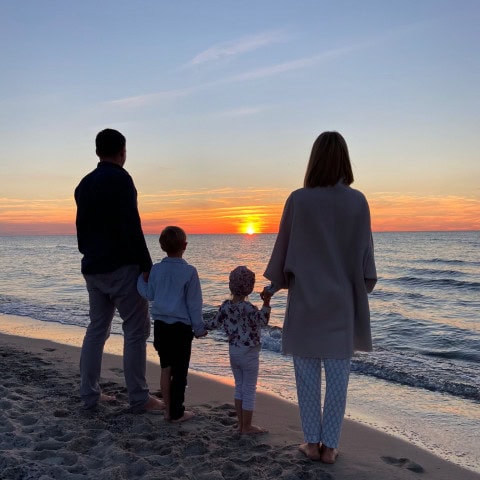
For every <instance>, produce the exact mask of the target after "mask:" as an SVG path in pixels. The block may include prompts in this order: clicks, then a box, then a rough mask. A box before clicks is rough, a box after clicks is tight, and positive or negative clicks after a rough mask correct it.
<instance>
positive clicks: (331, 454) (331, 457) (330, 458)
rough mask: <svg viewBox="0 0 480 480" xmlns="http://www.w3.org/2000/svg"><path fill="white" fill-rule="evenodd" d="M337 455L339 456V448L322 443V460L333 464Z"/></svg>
mask: <svg viewBox="0 0 480 480" xmlns="http://www.w3.org/2000/svg"><path fill="white" fill-rule="evenodd" d="M337 457H338V449H337V448H331V447H326V446H325V445H322V448H321V450H320V460H321V461H322V462H323V463H328V464H330V465H333V464H334V463H335V460H336V459H337Z"/></svg>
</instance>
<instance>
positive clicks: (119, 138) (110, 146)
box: [95, 128, 126, 158]
mask: <svg viewBox="0 0 480 480" xmlns="http://www.w3.org/2000/svg"><path fill="white" fill-rule="evenodd" d="M125 144H126V139H125V137H124V136H123V135H122V134H121V133H120V132H118V131H117V130H113V129H111V128H106V129H105V130H102V131H101V132H99V133H98V134H97V137H96V138H95V147H96V152H97V155H98V156H99V157H100V158H109V157H114V156H115V155H118V154H119V153H120V152H122V150H123V149H124V148H125Z"/></svg>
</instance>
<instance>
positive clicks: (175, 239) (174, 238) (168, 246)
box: [158, 226, 187, 254]
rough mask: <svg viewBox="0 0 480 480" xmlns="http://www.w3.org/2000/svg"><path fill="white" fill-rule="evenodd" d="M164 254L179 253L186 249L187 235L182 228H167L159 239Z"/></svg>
mask: <svg viewBox="0 0 480 480" xmlns="http://www.w3.org/2000/svg"><path fill="white" fill-rule="evenodd" d="M158 240H159V242H160V247H161V248H162V250H163V251H164V252H167V253H170V254H171V253H177V252H180V251H182V250H183V249H184V248H185V243H186V241H187V235H186V234H185V232H184V231H183V230H182V229H181V228H180V227H174V226H168V227H165V228H164V229H163V231H162V233H161V234H160V238H159V239H158Z"/></svg>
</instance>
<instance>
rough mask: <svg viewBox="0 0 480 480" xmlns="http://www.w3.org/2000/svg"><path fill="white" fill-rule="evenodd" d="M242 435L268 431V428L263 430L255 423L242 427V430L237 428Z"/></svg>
mask: <svg viewBox="0 0 480 480" xmlns="http://www.w3.org/2000/svg"><path fill="white" fill-rule="evenodd" d="M239 432H240V433H241V434H242V435H256V434H259V433H268V430H265V429H264V428H262V427H258V426H257V425H250V426H249V427H243V428H242V430H239Z"/></svg>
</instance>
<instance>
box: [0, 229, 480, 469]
mask: <svg viewBox="0 0 480 480" xmlns="http://www.w3.org/2000/svg"><path fill="white" fill-rule="evenodd" d="M275 237H276V236H275V235H274V234H261V235H190V236H189V238H188V247H187V251H186V253H185V257H184V258H185V259H186V260H187V261H188V262H189V263H191V264H193V265H195V266H196V268H197V269H198V272H199V275H200V280H201V284H202V290H203V297H204V317H209V316H211V315H214V314H215V312H216V310H217V308H218V306H219V305H220V303H221V302H222V301H223V300H224V299H226V298H228V297H229V291H228V274H229V272H230V270H232V269H233V268H234V267H235V266H237V265H246V266H248V267H249V268H250V269H252V270H253V271H254V272H256V280H257V282H256V288H255V292H254V293H253V294H252V295H250V301H251V302H252V303H255V304H257V305H260V304H261V300H260V297H259V294H258V292H259V291H261V290H262V288H263V286H264V285H266V284H267V282H266V281H265V279H264V278H263V276H262V273H263V271H264V269H265V266H266V263H267V261H268V259H269V256H270V253H271V250H272V247H273V244H274V241H275ZM146 238H147V244H148V247H149V249H150V252H151V255H152V258H153V260H154V261H158V260H160V259H161V258H162V257H163V252H162V251H161V250H160V247H159V245H158V237H157V236H156V235H147V237H146ZM374 243H375V255H376V263H377V271H378V276H379V279H378V284H377V287H376V289H375V291H374V292H373V294H372V295H371V296H370V309H371V319H372V333H373V342H374V351H373V352H371V353H358V354H355V356H354V358H353V361H352V375H351V379H350V386H349V396H348V404H347V414H346V416H347V418H350V419H353V420H356V421H359V422H361V423H364V424H367V425H369V426H372V427H374V428H377V429H380V430H382V431H385V432H387V433H390V434H392V435H395V436H398V437H401V438H403V439H406V440H408V441H410V442H412V443H414V444H416V445H418V446H420V447H423V448H427V449H428V450H430V451H432V452H434V453H435V454H437V455H440V456H442V457H444V458H446V459H448V460H450V461H452V462H454V463H456V464H459V465H462V466H464V467H467V468H470V469H473V470H475V471H478V472H480V434H479V432H480V321H479V320H480V232H478V231H475V232H399V233H392V232H389V233H374ZM80 259H81V255H80V254H79V252H78V250H77V246H76V238H75V236H22V237H0V321H1V314H12V315H19V316H28V317H31V318H34V319H37V320H40V321H45V322H58V323H62V324H72V325H77V326H81V327H85V326H86V325H87V324H88V299H87V293H86V289H85V285H84V280H83V277H82V276H81V274H80ZM271 304H272V317H271V320H270V324H269V326H268V327H267V328H266V329H265V330H264V332H263V334H262V341H263V349H262V355H261V366H260V378H259V382H258V385H259V388H261V389H262V390H266V391H268V392H271V393H274V394H275V395H278V396H280V397H282V398H285V399H287V400H290V401H293V402H296V393H295V381H294V376H293V366H292V361H291V358H289V357H284V356H282V355H281V353H280V350H281V338H282V322H283V313H284V309H285V304H286V293H285V292H284V291H281V292H279V293H277V294H276V295H275V296H274V297H273V299H272V303H271ZM112 334H121V326H120V319H119V318H115V320H114V325H113V326H112ZM150 341H151V339H150ZM151 348H153V347H151ZM191 368H192V369H193V370H197V371H201V372H207V373H210V374H214V375H218V376H221V377H230V376H231V372H230V367H229V361H228V348H227V343H226V339H225V337H224V335H223V334H222V333H221V332H210V333H209V335H208V337H206V338H204V339H200V340H194V346H193V353H192V361H191Z"/></svg>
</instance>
